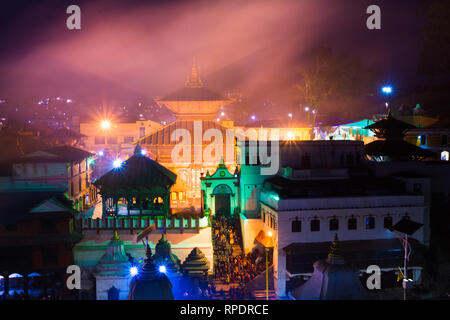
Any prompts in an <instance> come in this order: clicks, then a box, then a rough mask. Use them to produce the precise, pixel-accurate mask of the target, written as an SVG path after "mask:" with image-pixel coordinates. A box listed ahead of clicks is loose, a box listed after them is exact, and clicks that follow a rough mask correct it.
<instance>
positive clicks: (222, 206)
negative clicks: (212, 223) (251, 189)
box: [213, 184, 232, 217]
mask: <svg viewBox="0 0 450 320" xmlns="http://www.w3.org/2000/svg"><path fill="white" fill-rule="evenodd" d="M231 194H232V191H231V188H230V187H229V186H227V185H225V184H220V185H218V186H217V187H215V188H214V191H213V195H214V209H215V214H216V215H222V216H225V217H229V216H230V215H231Z"/></svg>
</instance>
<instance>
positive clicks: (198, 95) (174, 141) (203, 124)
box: [139, 64, 236, 212]
mask: <svg viewBox="0 0 450 320" xmlns="http://www.w3.org/2000/svg"><path fill="white" fill-rule="evenodd" d="M156 101H157V102H158V103H159V104H161V105H165V106H166V107H167V108H169V109H170V110H171V111H172V112H173V114H174V115H175V117H176V120H175V121H174V122H172V123H170V124H168V125H167V126H165V127H163V128H161V129H160V130H157V131H156V132H154V133H152V134H150V135H147V136H145V137H143V138H141V139H140V140H139V143H140V144H141V145H142V146H143V147H145V149H146V150H147V152H148V153H149V154H150V155H151V157H152V158H153V159H155V160H156V161H158V162H159V163H160V164H162V165H163V166H165V167H166V168H168V169H170V170H172V171H173V172H177V175H178V176H179V179H178V181H177V184H176V185H175V186H174V191H173V192H172V200H173V201H172V206H171V207H172V209H173V210H174V212H177V211H179V210H183V209H185V208H194V209H195V210H196V211H200V209H201V184H200V177H201V175H204V174H206V171H207V170H209V171H210V172H213V171H214V170H215V168H216V167H217V165H218V164H219V162H220V158H221V157H220V155H218V154H217V155H215V154H214V155H213V156H212V157H208V158H210V159H203V157H202V156H203V155H204V154H205V150H206V153H207V154H209V153H208V150H211V149H214V148H218V149H219V150H220V149H222V155H225V154H226V150H227V146H228V147H231V149H233V150H234V139H226V137H227V128H226V127H224V126H222V125H221V124H220V123H218V122H217V121H216V119H215V118H216V115H217V113H218V111H219V109H220V108H221V107H223V106H226V105H228V104H230V103H232V102H233V101H234V100H233V99H229V98H226V97H224V96H222V95H221V94H219V93H217V92H215V91H213V90H211V89H209V88H207V87H206V86H205V85H204V83H203V81H202V80H201V79H200V75H199V72H198V68H197V66H196V65H195V64H194V65H193V66H192V69H191V74H190V76H189V77H188V78H187V80H186V82H185V85H184V87H183V88H181V89H179V90H177V91H175V92H172V93H169V94H167V95H166V96H163V97H162V98H160V99H157V100H156ZM211 129H212V130H211ZM211 132H220V135H221V136H222V138H223V139H222V140H223V141H222V140H221V139H219V140H220V141H218V140H217V137H215V138H214V139H212V141H211V137H209V138H206V136H207V135H208V133H211ZM205 133H207V134H206V135H205ZM204 137H205V138H204ZM185 139H186V140H185ZM205 140H206V141H205ZM180 144H183V147H184V148H186V149H185V150H186V151H185V150H183V157H182V159H173V152H174V148H175V147H177V146H179V145H180ZM206 148H209V149H208V150H207V149H206ZM188 153H189V154H188ZM189 155H190V156H189ZM198 155H200V157H201V159H199V157H198ZM231 158H232V159H228V158H225V164H226V165H227V166H228V167H229V168H230V171H231V172H233V171H234V169H235V167H236V164H235V159H234V156H233V157H231ZM175 190H176V191H175Z"/></svg>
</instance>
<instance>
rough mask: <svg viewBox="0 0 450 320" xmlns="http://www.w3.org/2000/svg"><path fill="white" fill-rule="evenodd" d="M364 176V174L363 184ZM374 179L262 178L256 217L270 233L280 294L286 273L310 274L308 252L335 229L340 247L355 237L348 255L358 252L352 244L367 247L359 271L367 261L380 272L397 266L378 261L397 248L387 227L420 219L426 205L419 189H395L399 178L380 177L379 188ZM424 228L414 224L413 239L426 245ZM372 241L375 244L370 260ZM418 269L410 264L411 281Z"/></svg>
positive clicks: (314, 253) (314, 252)
mask: <svg viewBox="0 0 450 320" xmlns="http://www.w3.org/2000/svg"><path fill="white" fill-rule="evenodd" d="M363 179H367V183H366V185H364V183H362V181H361V180H363ZM377 180H380V179H379V178H374V177H372V178H368V177H361V178H359V179H354V178H348V179H336V180H322V181H317V180H316V181H314V180H312V181H305V180H303V181H302V180H298V179H288V178H285V177H280V176H277V177H273V178H269V179H267V180H266V188H265V190H263V191H262V193H261V211H262V217H261V220H262V222H263V223H264V226H265V228H264V229H265V230H267V232H269V231H271V233H272V234H273V237H274V281H275V288H276V291H277V294H278V295H279V296H285V295H286V281H287V280H288V279H289V278H291V277H295V276H309V275H310V274H311V272H308V271H307V269H308V268H312V263H313V262H314V261H315V260H314V259H311V257H312V256H320V254H319V253H322V251H321V250H319V249H318V248H317V244H319V243H324V244H325V247H326V246H327V245H328V244H329V242H330V240H331V239H333V235H334V234H338V236H339V238H340V239H341V243H342V244H343V246H344V247H345V246H346V242H349V244H351V242H352V241H357V242H360V243H359V244H355V243H354V244H355V248H351V246H349V248H348V250H349V254H350V255H353V253H350V252H353V251H357V249H358V248H356V246H359V245H360V244H364V245H365V246H366V249H365V253H366V254H367V256H366V257H365V258H366V259H365V261H364V262H365V263H366V264H367V263H368V264H367V266H365V268H361V272H363V271H364V270H365V269H366V268H367V267H368V266H369V265H370V264H372V263H371V262H373V264H378V265H380V264H381V265H382V266H381V267H382V270H383V271H390V270H397V267H398V266H397V265H395V264H391V265H390V261H383V260H390V259H391V258H392V257H389V258H388V257H387V252H389V251H392V250H396V251H398V250H399V249H400V248H401V244H400V242H399V241H398V240H397V238H396V236H395V234H394V233H392V232H391V231H389V230H388V229H387V227H390V226H392V225H394V224H395V223H397V222H398V221H400V220H401V219H405V218H406V219H411V220H413V221H416V222H419V223H422V224H424V223H425V221H427V218H426V217H425V214H426V213H427V210H426V208H427V206H426V205H425V199H424V195H423V194H421V193H413V192H412V193H408V192H406V191H401V189H399V188H397V187H400V186H401V182H400V181H399V180H396V179H394V178H393V179H391V184H389V183H388V181H386V179H382V180H383V181H381V182H382V183H381V185H380V187H381V188H379V189H368V187H369V186H372V185H374V184H375V185H376V183H377ZM353 188H354V189H353ZM352 189H353V190H352ZM349 191H350V192H349ZM428 227H429V225H426V226H425V227H424V228H421V229H419V230H418V231H417V232H416V233H415V234H414V235H413V236H412V238H413V239H415V240H417V242H418V243H420V244H425V243H426V240H427V239H426V237H425V234H426V233H427V232H426V231H425V230H426V229H427V228H428ZM392 240H393V241H392ZM414 243H415V242H414ZM373 246H376V249H375V248H374V249H373V250H374V252H373V257H374V259H373V261H372V257H371V255H372V252H371V251H372V247H373ZM353 249H355V250H353ZM305 251H308V254H310V256H308V254H305ZM375 251H377V253H375ZM398 253H400V254H401V252H398ZM385 255H386V257H385ZM375 256H376V257H375ZM399 257H400V256H398V257H396V258H399ZM377 259H379V261H376V260H377ZM369 261H370V262H369ZM361 267H362V266H361ZM421 269H422V267H421V266H411V268H410V270H411V271H412V272H413V275H412V277H413V279H415V280H416V281H417V280H419V279H420V271H421Z"/></svg>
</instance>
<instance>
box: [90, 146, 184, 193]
mask: <svg viewBox="0 0 450 320" xmlns="http://www.w3.org/2000/svg"><path fill="white" fill-rule="evenodd" d="M176 179H177V176H176V174H175V173H173V172H172V171H170V170H169V169H167V168H165V167H163V166H162V165H160V164H159V163H157V162H156V161H154V160H152V159H150V158H148V157H146V156H144V155H142V154H141V148H140V146H139V145H137V146H136V150H135V152H134V155H133V156H132V157H130V158H129V159H128V160H127V161H125V162H124V163H123V164H122V166H121V167H120V168H116V169H113V170H111V171H109V172H108V173H106V174H105V175H103V176H102V177H100V178H99V179H98V180H96V181H95V182H94V185H95V186H96V187H98V188H99V189H100V191H104V190H108V189H109V190H118V189H124V190H127V189H139V188H144V189H153V188H155V187H161V188H163V189H164V190H169V189H170V187H171V186H172V185H173V184H174V183H175V181H176Z"/></svg>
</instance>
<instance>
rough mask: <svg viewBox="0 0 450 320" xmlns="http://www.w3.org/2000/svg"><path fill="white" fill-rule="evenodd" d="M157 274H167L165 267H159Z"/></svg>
mask: <svg viewBox="0 0 450 320" xmlns="http://www.w3.org/2000/svg"><path fill="white" fill-rule="evenodd" d="M159 272H161V273H166V272H167V268H166V266H159Z"/></svg>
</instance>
